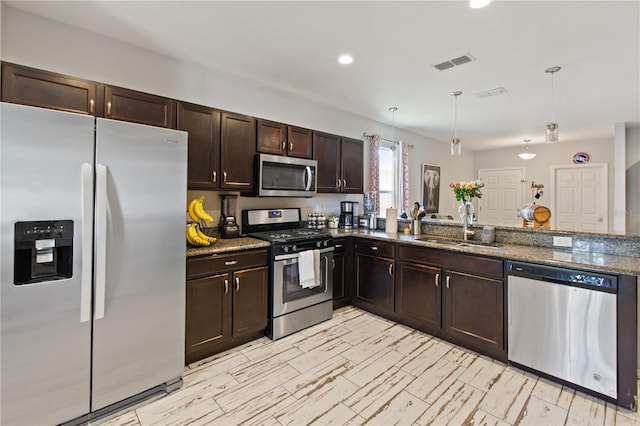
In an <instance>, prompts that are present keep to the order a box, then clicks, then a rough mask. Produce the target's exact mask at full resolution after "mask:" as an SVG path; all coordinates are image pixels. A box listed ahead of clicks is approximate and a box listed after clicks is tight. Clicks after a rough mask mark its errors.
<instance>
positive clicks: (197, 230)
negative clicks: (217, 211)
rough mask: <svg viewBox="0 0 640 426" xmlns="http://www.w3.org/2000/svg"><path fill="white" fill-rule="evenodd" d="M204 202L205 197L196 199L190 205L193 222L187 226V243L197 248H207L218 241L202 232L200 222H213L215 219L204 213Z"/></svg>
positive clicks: (189, 211) (189, 210)
mask: <svg viewBox="0 0 640 426" xmlns="http://www.w3.org/2000/svg"><path fill="white" fill-rule="evenodd" d="M203 201H204V196H202V197H199V198H194V199H193V200H191V202H190V203H189V209H188V211H187V212H188V213H189V217H190V218H191V220H193V222H191V223H189V224H187V232H186V234H187V242H188V243H189V244H191V245H192V246H196V247H206V246H210V245H211V244H213V243H215V242H216V241H217V239H216V238H214V237H210V236H208V235H207V234H205V233H204V232H202V229H201V225H200V223H198V221H200V220H202V221H206V222H213V218H212V217H211V216H210V215H209V214H208V213H207V212H205V211H204V208H203V206H202V202H203Z"/></svg>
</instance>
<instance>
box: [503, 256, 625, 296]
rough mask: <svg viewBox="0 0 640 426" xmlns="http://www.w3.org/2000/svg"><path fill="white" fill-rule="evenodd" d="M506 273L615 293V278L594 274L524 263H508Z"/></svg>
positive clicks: (616, 284) (616, 282)
mask: <svg viewBox="0 0 640 426" xmlns="http://www.w3.org/2000/svg"><path fill="white" fill-rule="evenodd" d="M507 273H508V274H512V275H522V276H525V277H528V278H531V279H537V280H541V281H551V282H556V283H559V284H567V285H571V284H577V285H579V286H580V287H585V288H593V289H602V290H609V291H612V290H613V291H616V290H617V288H618V280H617V277H615V276H613V275H606V274H599V273H595V272H586V271H578V270H574V269H567V268H556V267H553V266H544V265H536V264H532V263H524V262H508V263H507Z"/></svg>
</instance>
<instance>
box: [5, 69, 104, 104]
mask: <svg viewBox="0 0 640 426" xmlns="http://www.w3.org/2000/svg"><path fill="white" fill-rule="evenodd" d="M96 87H97V84H96V83H94V82H91V81H85V80H80V79H76V78H71V77H67V76H64V75H61V74H55V73H51V72H47V71H40V70H35V69H32V68H27V67H21V66H17V65H13V64H2V101H3V102H10V103H14V104H22V105H30V106H35V107H40V108H49V109H57V110H61V111H67V112H75V113H77V114H88V115H93V114H95V108H96Z"/></svg>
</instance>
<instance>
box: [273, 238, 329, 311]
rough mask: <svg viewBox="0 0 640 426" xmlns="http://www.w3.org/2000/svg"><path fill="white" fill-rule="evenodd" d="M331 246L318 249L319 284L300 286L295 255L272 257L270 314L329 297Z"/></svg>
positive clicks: (313, 303) (305, 305)
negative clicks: (271, 310)
mask: <svg viewBox="0 0 640 426" xmlns="http://www.w3.org/2000/svg"><path fill="white" fill-rule="evenodd" d="M333 250H334V249H333V247H329V248H325V249H322V250H320V285H319V286H317V287H313V288H303V287H302V286H301V285H300V279H299V269H298V259H299V258H298V254H296V253H294V254H285V255H280V256H276V257H275V261H274V264H273V317H278V316H280V315H284V314H287V313H289V312H293V311H297V310H299V309H303V308H306V307H308V306H312V305H315V304H317V303H321V302H325V301H327V300H332V299H333V271H332V269H333Z"/></svg>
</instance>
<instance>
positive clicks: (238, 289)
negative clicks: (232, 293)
mask: <svg viewBox="0 0 640 426" xmlns="http://www.w3.org/2000/svg"><path fill="white" fill-rule="evenodd" d="M236 291H240V278H239V277H236Z"/></svg>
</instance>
